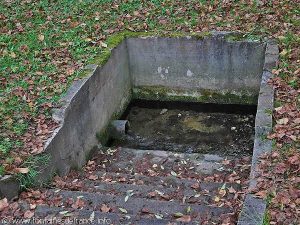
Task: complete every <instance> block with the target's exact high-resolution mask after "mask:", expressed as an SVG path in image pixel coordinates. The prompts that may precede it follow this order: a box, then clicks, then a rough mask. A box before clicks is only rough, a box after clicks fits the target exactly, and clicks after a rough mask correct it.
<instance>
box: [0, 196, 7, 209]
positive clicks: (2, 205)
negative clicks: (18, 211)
mask: <svg viewBox="0 0 300 225" xmlns="http://www.w3.org/2000/svg"><path fill="white" fill-rule="evenodd" d="M8 206H9V204H8V201H7V198H3V199H1V200H0V212H1V211H2V210H3V209H5V208H6V207H8Z"/></svg>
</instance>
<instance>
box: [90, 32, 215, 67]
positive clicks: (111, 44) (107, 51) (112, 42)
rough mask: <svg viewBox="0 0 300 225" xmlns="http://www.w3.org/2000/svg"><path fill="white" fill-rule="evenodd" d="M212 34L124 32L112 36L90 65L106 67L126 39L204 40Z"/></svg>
mask: <svg viewBox="0 0 300 225" xmlns="http://www.w3.org/2000/svg"><path fill="white" fill-rule="evenodd" d="M211 35H212V34H211V33H210V32H202V33H184V32H158V31H152V32H133V31H123V32H119V33H117V34H114V35H112V36H110V37H109V38H108V39H107V40H106V45H107V47H105V48H104V49H102V51H101V52H100V55H99V56H98V57H96V58H94V59H93V60H91V61H90V62H89V63H90V64H97V65H99V66H102V65H104V64H105V63H106V62H107V61H108V59H109V57H110V56H111V52H112V50H113V49H114V48H116V47H117V46H118V45H119V44H121V43H122V41H123V40H125V39H126V38H139V37H140V38H141V37H166V38H168V37H169V38H175V37H178V38H179V37H193V38H196V39H198V40H202V39H204V38H206V37H210V36H211Z"/></svg>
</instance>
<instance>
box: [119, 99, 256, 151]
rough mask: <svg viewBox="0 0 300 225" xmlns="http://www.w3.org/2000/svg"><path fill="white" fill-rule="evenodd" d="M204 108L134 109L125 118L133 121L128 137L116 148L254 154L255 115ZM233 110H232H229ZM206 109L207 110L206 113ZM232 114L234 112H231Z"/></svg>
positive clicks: (157, 107)
mask: <svg viewBox="0 0 300 225" xmlns="http://www.w3.org/2000/svg"><path fill="white" fill-rule="evenodd" d="M209 107H210V110H207V108H205V106H204V108H203V106H202V110H201V107H200V110H199V108H198V109H197V110H193V109H191V107H179V108H180V109H176V108H174V107H167V108H164V107H162V105H156V107H155V108H151V107H148V106H147V107H144V106H143V105H142V106H141V105H140V106H131V107H130V108H129V109H128V110H127V113H126V115H124V118H125V119H128V120H129V122H130V127H129V130H128V134H127V136H126V137H125V138H124V139H123V140H115V141H114V142H113V145H114V146H122V147H129V148H137V149H157V150H166V151H177V152H185V153H209V154H219V155H228V156H229V155H251V154H252V148H253V140H254V118H255V117H254V115H253V113H252V112H251V113H247V112H242V114H235V113H232V112H231V113H226V112H224V111H226V110H221V111H222V112H220V110H211V109H213V106H212V105H210V106H209ZM229 108H230V107H229ZM203 109H206V110H203ZM231 111H232V110H231Z"/></svg>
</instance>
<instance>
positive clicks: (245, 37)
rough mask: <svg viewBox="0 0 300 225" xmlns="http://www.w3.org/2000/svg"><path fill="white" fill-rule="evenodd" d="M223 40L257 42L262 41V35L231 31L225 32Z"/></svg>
mask: <svg viewBox="0 0 300 225" xmlns="http://www.w3.org/2000/svg"><path fill="white" fill-rule="evenodd" d="M225 40H226V41H231V42H234V41H255V42H259V41H262V37H261V36H259V35H255V34H252V33H245V34H243V33H232V34H227V35H226V36H225Z"/></svg>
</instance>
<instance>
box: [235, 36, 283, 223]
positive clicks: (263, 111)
mask: <svg viewBox="0 0 300 225" xmlns="http://www.w3.org/2000/svg"><path fill="white" fill-rule="evenodd" d="M278 52H279V51H278V46H277V45H276V43H274V42H272V41H269V42H268V43H267V47H266V53H265V61H264V68H263V69H264V71H263V74H262V78H261V85H260V92H259V98H258V105H257V114H256V120H255V140H254V149H253V156H252V165H251V173H250V185H249V189H252V188H254V187H255V186H256V183H257V174H258V172H257V169H258V168H257V166H258V164H259V157H260V156H261V155H262V154H264V153H267V152H270V151H271V150H272V141H271V140H269V139H267V138H266V137H267V135H268V134H269V133H270V132H271V131H272V114H273V113H272V112H273V104H274V90H273V88H272V87H271V86H270V85H268V84H267V81H268V80H269V79H270V78H271V77H272V73H271V72H269V71H270V70H271V69H272V68H273V67H275V66H277V64H278ZM265 209H266V201H265V200H263V199H258V198H255V196H254V195H253V194H251V193H248V194H247V195H246V198H245V201H244V206H243V209H242V212H241V214H240V217H239V221H238V225H260V224H262V223H263V219H264V215H265Z"/></svg>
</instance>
